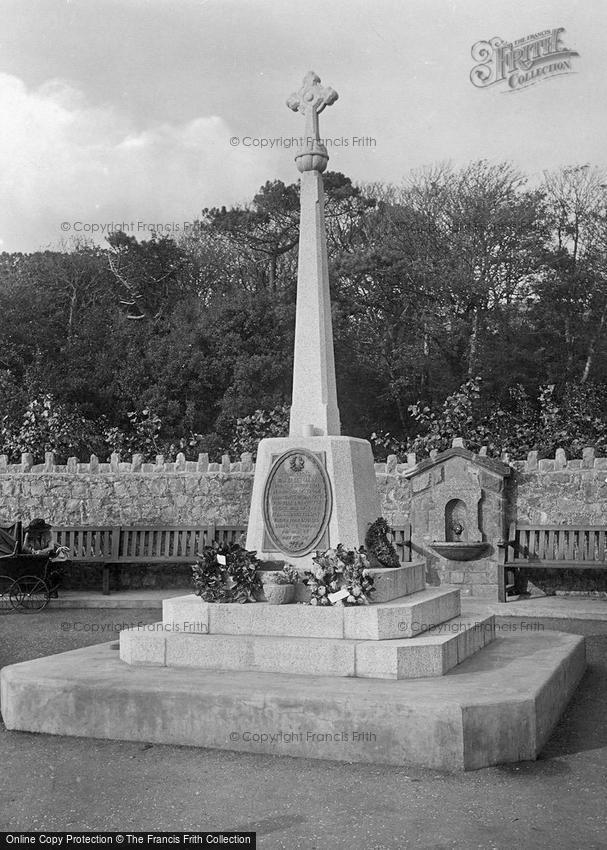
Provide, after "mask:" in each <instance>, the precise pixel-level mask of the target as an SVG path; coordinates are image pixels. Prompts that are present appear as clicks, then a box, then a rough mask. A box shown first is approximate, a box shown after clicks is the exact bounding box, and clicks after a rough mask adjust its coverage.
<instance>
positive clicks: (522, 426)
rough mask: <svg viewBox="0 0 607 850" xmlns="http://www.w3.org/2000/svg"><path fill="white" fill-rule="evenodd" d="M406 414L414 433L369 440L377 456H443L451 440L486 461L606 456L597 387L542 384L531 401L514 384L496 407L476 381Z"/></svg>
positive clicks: (602, 396)
mask: <svg viewBox="0 0 607 850" xmlns="http://www.w3.org/2000/svg"><path fill="white" fill-rule="evenodd" d="M409 410H410V413H411V414H412V416H413V418H414V419H415V421H416V422H417V424H418V427H419V429H420V433H418V434H417V435H416V436H415V437H413V438H410V439H408V440H405V439H399V438H397V437H395V436H393V435H391V434H388V433H381V432H380V433H375V434H372V436H371V439H372V441H373V443H374V445H375V447H376V448H377V449H378V454H380V453H381V454H384V455H385V454H397V455H400V456H401V457H403V456H404V455H405V454H406V453H407V452H415V453H416V454H417V455H418V456H419V457H425V456H427V455H428V454H429V453H430V452H431V451H432V450H437V451H445V450H446V449H448V448H449V447H450V446H451V444H452V440H453V437H463V438H464V440H465V441H466V445H467V446H468V448H470V449H472V450H473V451H478V449H480V448H481V446H486V447H487V453H488V455H490V456H492V457H499V456H500V455H501V454H502V452H507V453H508V454H509V455H511V456H512V457H518V458H522V457H524V456H525V455H526V454H527V452H529V451H538V452H539V453H540V454H541V455H544V456H548V455H554V452H555V450H556V449H557V448H562V449H565V451H567V453H568V454H569V456H570V457H580V456H581V453H582V450H583V449H584V448H585V447H586V446H595V447H596V448H597V450H599V451H600V452H606V451H607V393H606V392H605V387H604V386H603V385H598V384H573V383H568V384H565V385H564V386H563V387H561V388H557V387H556V386H555V385H554V384H547V385H544V386H542V387H540V388H539V391H538V395H537V398H536V399H533V398H531V397H530V396H529V395H528V393H527V392H526V390H525V389H524V388H523V387H522V386H521V385H520V384H517V385H515V386H513V387H510V388H509V389H508V394H507V397H506V399H505V400H503V401H502V402H500V403H496V402H494V401H493V400H492V399H486V398H483V396H482V392H481V379H480V378H474V379H473V380H469V381H466V383H464V384H462V386H461V387H460V388H459V390H458V391H457V392H455V393H453V394H452V395H450V396H448V397H447V398H446V399H445V401H444V402H443V404H442V406H441V407H440V408H439V409H437V410H432V409H431V408H429V407H427V406H424V407H422V406H421V404H416V405H411V406H410V408H409Z"/></svg>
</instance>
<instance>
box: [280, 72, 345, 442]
mask: <svg viewBox="0 0 607 850" xmlns="http://www.w3.org/2000/svg"><path fill="white" fill-rule="evenodd" d="M336 100H337V92H336V91H335V90H334V89H332V88H324V87H323V86H321V85H320V77H319V76H318V75H317V74H315V73H314V71H310V72H309V73H307V74H306V76H305V77H304V81H303V85H302V87H301V88H300V90H299V91H298V92H296V93H295V94H292V95H291V97H290V98H289V99H288V100H287V106H288V107H289V109H292V110H293V111H294V112H301V113H302V114H303V115H304V116H305V118H306V136H307V138H306V140H305V146H304V148H303V150H302V152H301V153H299V154H297V156H296V157H295V162H296V163H297V168H298V169H299V171H300V172H301V174H302V177H301V194H300V199H301V200H300V205H301V215H300V228H299V258H298V265H297V307H296V315H295V352H294V363H293V396H292V404H291V423H290V429H289V433H290V435H291V436H298V437H301V436H302V435H303V436H329V435H339V434H340V433H341V426H340V421H339V410H338V407H337V390H336V382H335V358H334V354H333V329H332V327H331V296H330V293H329V272H328V263H327V244H326V233H325V219H324V191H323V180H322V172H323V171H324V170H325V168H326V167H327V162H328V161H329V156H328V154H327V149H326V148H325V146H324V145H323V144H322V142H321V141H320V135H319V131H318V115H319V113H320V112H322V111H323V109H324V108H325V106H330V105H331V104H332V103H335V101H336Z"/></svg>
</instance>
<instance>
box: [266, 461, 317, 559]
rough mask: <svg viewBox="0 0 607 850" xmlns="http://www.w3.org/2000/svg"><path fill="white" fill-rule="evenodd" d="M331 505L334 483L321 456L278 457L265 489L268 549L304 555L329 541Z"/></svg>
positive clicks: (268, 550)
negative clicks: (331, 482)
mask: <svg viewBox="0 0 607 850" xmlns="http://www.w3.org/2000/svg"><path fill="white" fill-rule="evenodd" d="M331 502H332V499H331V484H330V481H329V477H328V475H327V473H326V471H325V468H324V465H323V460H322V459H319V457H318V455H316V454H314V453H312V452H310V451H307V450H306V449H289V451H287V452H285V453H284V454H282V455H280V456H279V457H277V458H276V460H275V461H274V463H273V464H272V468H271V469H270V473H269V475H268V480H267V481H266V486H265V490H264V500H263V518H264V525H265V532H266V534H265V537H266V540H265V542H264V550H265V551H267V552H273V551H278V552H283V553H284V554H286V555H293V556H302V555H307V554H308V553H309V552H311V551H312V550H313V549H315V548H317V547H318V546H319V544H320V543H321V542H323V541H324V542H326V540H325V537H326V530H327V525H328V522H329V519H330V516H331ZM266 544H267V545H266Z"/></svg>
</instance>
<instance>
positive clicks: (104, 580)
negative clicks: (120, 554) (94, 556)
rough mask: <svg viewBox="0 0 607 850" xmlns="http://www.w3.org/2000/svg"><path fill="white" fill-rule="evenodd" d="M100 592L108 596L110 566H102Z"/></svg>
mask: <svg viewBox="0 0 607 850" xmlns="http://www.w3.org/2000/svg"><path fill="white" fill-rule="evenodd" d="M101 592H102V594H103V595H104V596H109V595H110V565H109V564H104V565H103V576H102V579H101Z"/></svg>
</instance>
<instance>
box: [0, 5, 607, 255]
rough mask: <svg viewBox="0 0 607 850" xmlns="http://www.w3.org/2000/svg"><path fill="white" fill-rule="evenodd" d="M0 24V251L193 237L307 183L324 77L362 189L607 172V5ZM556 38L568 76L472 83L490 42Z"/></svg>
mask: <svg viewBox="0 0 607 850" xmlns="http://www.w3.org/2000/svg"><path fill="white" fill-rule="evenodd" d="M0 20H1V21H2V28H1V31H0V251H26V252H29V251H36V250H40V249H47V248H61V247H66V246H68V247H69V245H71V244H74V240H80V239H83V238H91V237H93V238H95V239H96V240H97V241H100V242H103V240H104V239H105V235H106V233H107V231H108V230H109V229H111V228H117V227H118V226H120V224H124V225H127V226H126V227H125V228H124V229H125V230H126V231H127V232H130V233H133V234H134V235H136V236H138V237H139V238H148V237H149V235H150V233H151V230H152V229H153V228H157V229H158V230H159V232H165V233H173V235H178V234H179V233H180V232H182V231H183V229H184V228H186V227H187V224H188V222H191V221H193V220H194V219H196V217H197V216H199V214H200V211H201V210H202V209H203V208H205V207H210V206H221V205H226V206H230V205H234V204H244V203H247V202H249V201H250V200H251V199H252V197H253V195H254V194H255V192H256V191H257V190H258V188H259V187H260V186H262V185H263V184H264V183H265V182H266V181H267V180H274V179H280V180H283V181H284V182H286V183H291V182H294V181H296V180H297V178H298V172H297V170H296V167H295V164H294V161H293V157H294V155H295V153H296V152H297V151H296V149H295V148H293V147H288V146H287V145H288V142H289V140H291V139H293V138H297V137H299V136H301V134H302V133H303V129H304V121H303V118H302V116H301V115H299V114H296V113H294V112H292V111H291V110H289V109H288V108H287V106H286V103H285V101H286V99H287V97H288V96H289V95H290V94H291V93H292V92H293V91H296V90H297V89H298V88H299V87H300V86H301V81H302V79H303V76H304V75H305V73H306V72H307V71H309V70H314V71H316V73H317V74H318V75H319V76H320V77H321V78H322V83H323V85H328V86H332V87H333V88H335V89H336V90H337V92H338V94H339V99H338V101H337V102H336V103H335V104H333V105H332V106H330V107H328V108H327V109H326V110H325V111H324V112H323V114H322V115H321V117H320V123H321V135H322V136H323V137H324V138H326V139H327V140H328V149H329V154H330V157H331V158H330V162H329V168H330V169H332V170H335V171H341V172H343V173H344V174H346V175H348V176H349V177H351V178H352V180H353V181H355V182H357V183H361V182H373V181H383V182H390V183H400V182H401V181H402V180H403V179H405V178H406V176H407V174H408V173H409V172H410V170H411V169H416V168H420V167H422V166H424V165H431V164H433V163H436V162H443V161H446V160H448V161H451V162H452V163H453V164H454V165H455V166H459V165H465V164H466V163H468V162H471V161H473V160H477V159H488V160H490V161H502V160H508V161H510V162H512V163H514V164H515V165H516V166H518V167H519V168H520V169H521V170H523V171H524V172H525V173H526V174H528V175H529V176H530V177H531V178H532V179H538V178H539V177H540V176H541V174H542V172H543V171H544V170H546V169H548V170H552V169H555V168H559V167H561V166H566V165H575V164H586V163H589V164H591V165H597V166H600V167H604V166H607V145H606V144H605V134H606V131H607V50H606V49H605V40H606V38H607V3H591V2H588V0H586V2H584V3H582V2H581V0H580V1H579V2H575V0H536V2H533V0H492V2H490V3H489V2H487V0H330V2H320V0H305V2H301V0H0ZM559 27H562V28H563V30H564V31H563V32H562V34H561V44H562V45H563V46H564V47H566V48H569V49H571V50H573V51H575V52H577V54H579V55H578V56H574V57H571V58H570V60H569V66H570V70H567V72H566V73H562V74H557V75H548V76H546V75H544V76H540V77H539V78H538V79H537V80H536V81H535V82H534V84H532V85H528V86H525V87H517V88H514V89H513V88H510V87H509V85H508V81H507V80H504V81H501V82H498V83H495V84H494V85H490V86H486V87H477V86H475V85H473V84H472V82H471V79H470V73H471V70H472V68H473V67H474V66H475V65H477V64H479V63H478V61H475V60H474V59H473V58H472V55H471V50H472V47H473V45H475V44H476V43H477V42H480V41H485V40H489V39H491V38H494V37H499V38H500V39H502V40H504V41H506V42H515V41H517V40H519V39H525V38H526V37H527V36H530V35H534V34H539V33H543V32H545V31H548V30H554V29H555V28H559ZM544 67H545V66H544ZM517 73H518V72H517ZM262 144H263V145H264V146H263V147H262Z"/></svg>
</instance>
